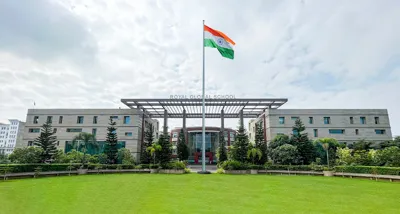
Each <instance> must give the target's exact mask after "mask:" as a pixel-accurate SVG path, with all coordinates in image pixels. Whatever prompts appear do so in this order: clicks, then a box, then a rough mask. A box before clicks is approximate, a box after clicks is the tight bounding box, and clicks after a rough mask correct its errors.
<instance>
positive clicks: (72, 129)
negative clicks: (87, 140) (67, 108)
mask: <svg viewBox="0 0 400 214" xmlns="http://www.w3.org/2000/svg"><path fill="white" fill-rule="evenodd" d="M67 132H82V129H80V128H68V129H67Z"/></svg>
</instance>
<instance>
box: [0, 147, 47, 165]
mask: <svg viewBox="0 0 400 214" xmlns="http://www.w3.org/2000/svg"><path fill="white" fill-rule="evenodd" d="M42 153H43V149H42V148H39V147H34V146H29V147H24V148H16V149H14V151H13V153H11V154H10V155H9V156H8V159H10V161H11V162H12V163H40V161H41V155H42Z"/></svg>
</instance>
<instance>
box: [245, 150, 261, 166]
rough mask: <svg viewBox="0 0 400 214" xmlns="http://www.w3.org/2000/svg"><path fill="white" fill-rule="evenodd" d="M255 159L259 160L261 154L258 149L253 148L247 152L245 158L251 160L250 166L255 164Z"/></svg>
mask: <svg viewBox="0 0 400 214" xmlns="http://www.w3.org/2000/svg"><path fill="white" fill-rule="evenodd" d="M257 157H258V160H260V159H261V157H262V152H261V150H260V149H259V148H257V147H253V148H250V149H249V150H248V151H247V158H249V159H251V163H252V164H255V161H256V160H257Z"/></svg>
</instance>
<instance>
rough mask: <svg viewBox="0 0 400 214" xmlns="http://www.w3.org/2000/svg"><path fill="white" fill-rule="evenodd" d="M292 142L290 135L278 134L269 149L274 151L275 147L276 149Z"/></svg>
mask: <svg viewBox="0 0 400 214" xmlns="http://www.w3.org/2000/svg"><path fill="white" fill-rule="evenodd" d="M290 143H291V142H290V138H289V136H287V135H285V134H278V135H276V136H275V137H274V139H272V140H271V142H270V143H269V151H272V150H273V149H276V148H278V147H280V146H282V145H285V144H290Z"/></svg>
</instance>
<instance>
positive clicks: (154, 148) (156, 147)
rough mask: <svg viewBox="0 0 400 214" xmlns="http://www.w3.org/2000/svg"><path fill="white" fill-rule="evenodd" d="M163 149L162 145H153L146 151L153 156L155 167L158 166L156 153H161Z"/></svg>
mask: <svg viewBox="0 0 400 214" xmlns="http://www.w3.org/2000/svg"><path fill="white" fill-rule="evenodd" d="M161 149H162V148H161V145H160V144H158V143H152V144H151V146H149V147H147V149H146V151H147V152H149V153H150V156H153V160H154V165H155V164H156V151H161Z"/></svg>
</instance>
